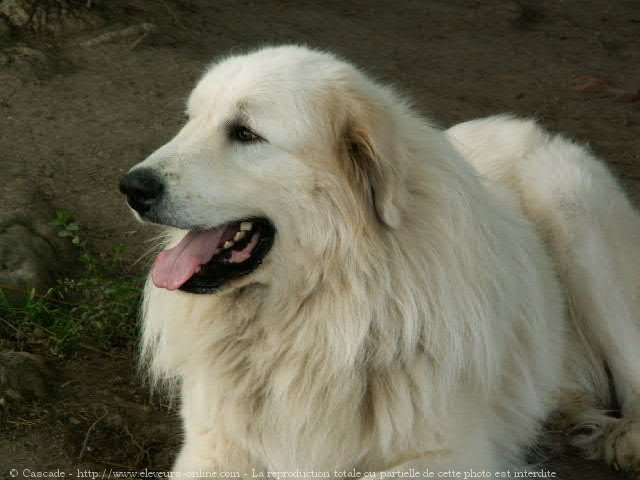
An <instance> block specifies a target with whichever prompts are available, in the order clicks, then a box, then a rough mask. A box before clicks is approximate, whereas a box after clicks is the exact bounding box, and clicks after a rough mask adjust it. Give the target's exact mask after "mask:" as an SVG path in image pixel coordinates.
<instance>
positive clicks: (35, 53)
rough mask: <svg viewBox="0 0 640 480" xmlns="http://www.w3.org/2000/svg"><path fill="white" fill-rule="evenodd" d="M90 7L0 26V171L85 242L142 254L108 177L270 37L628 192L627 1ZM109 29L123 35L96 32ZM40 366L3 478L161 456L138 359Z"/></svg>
mask: <svg viewBox="0 0 640 480" xmlns="http://www.w3.org/2000/svg"><path fill="white" fill-rule="evenodd" d="M82 3H84V2H82ZM1 4H2V1H1V0H0V5H1ZM87 6H89V7H90V8H88V9H87V8H86V7H83V9H84V10H83V13H82V14H83V15H86V18H85V20H82V19H81V20H82V21H79V22H75V23H73V22H72V24H71V25H70V26H66V25H65V26H63V27H64V28H61V29H59V30H55V31H51V32H42V31H41V32H40V33H38V34H34V33H28V32H25V31H19V30H18V29H16V28H12V29H8V28H4V27H3V25H2V24H0V178H2V181H4V182H11V181H12V179H15V178H18V177H23V178H29V179H31V180H32V181H34V182H36V183H37V184H38V185H39V186H40V187H41V189H42V190H43V191H44V193H45V195H46V196H47V198H48V200H49V201H50V202H51V204H53V205H55V206H56V208H68V209H71V210H73V211H74V212H76V215H77V217H78V220H79V221H80V222H81V223H82V224H84V225H86V226H88V229H89V231H90V232H91V236H92V241H93V242H94V244H95V245H96V246H97V248H98V249H103V250H107V249H109V248H110V247H111V246H112V245H115V244H118V243H126V244H128V245H129V246H130V247H131V249H130V257H131V260H135V259H137V258H138V257H139V256H140V255H141V254H142V253H143V252H144V251H145V249H146V248H147V245H146V244H145V239H146V238H148V237H149V236H150V234H151V231H150V230H148V229H145V228H143V227H142V226H141V225H139V224H138V223H136V222H135V221H134V220H133V219H132V217H131V216H130V215H129V213H128V211H127V208H126V206H125V202H124V201H123V198H121V195H120V194H119V193H118V190H117V181H118V179H119V177H120V176H121V175H122V174H123V173H124V172H125V171H126V170H127V169H128V168H129V167H131V166H132V165H133V164H135V163H137V162H138V161H140V160H142V159H143V158H144V157H145V156H146V155H148V154H149V153H151V152H152V151H153V150H154V149H155V148H157V147H158V146H160V145H161V144H162V143H164V142H165V141H166V140H168V139H169V138H170V137H171V136H172V134H173V133H174V132H175V131H176V129H177V128H178V127H179V126H180V124H181V123H182V121H183V116H182V111H183V105H184V100H185V97H186V95H187V94H188V92H189V91H190V90H191V88H192V87H193V85H194V82H195V81H196V79H197V78H198V76H199V75H200V74H201V73H202V71H203V69H204V68H205V66H206V65H207V64H208V63H209V62H211V61H212V60H213V59H215V58H216V57H218V56H220V55H222V54H225V53H228V52H233V51H242V50H244V49H246V48H249V47H255V46H257V45H262V44H273V43H285V42H302V43H306V44H308V45H311V46H315V47H320V48H323V49H328V50H332V51H335V52H337V53H339V54H341V55H343V56H344V57H346V58H348V59H350V60H352V61H354V62H355V63H357V64H359V65H361V66H362V67H364V68H365V69H366V70H367V71H368V72H369V73H370V74H372V75H374V76H375V77H377V78H379V79H380V80H382V81H385V82H388V83H392V84H394V85H396V86H397V87H398V88H399V89H400V90H401V91H404V92H406V93H407V94H408V95H410V97H412V98H413V99H414V100H415V104H416V105H417V106H418V107H419V109H420V110H422V111H423V112H425V113H426V114H427V115H429V116H430V117H431V118H432V119H434V120H435V121H436V122H437V123H438V124H440V125H442V126H445V127H446V126H449V125H451V124H454V123H456V122H459V121H463V120H467V119H471V118H474V117H479V116H483V115H489V114H493V113H498V112H513V113H515V114H518V115H524V116H530V117H535V118H537V119H539V120H540V121H541V122H542V123H543V124H544V125H545V126H547V127H548V128H550V129H553V130H557V131H563V132H566V133H567V134H568V135H570V136H571V137H573V138H576V139H578V140H580V141H582V142H586V143H589V144H590V145H591V146H592V147H593V149H594V150H595V152H596V153H598V154H599V155H600V156H602V157H603V158H604V159H606V161H607V162H608V163H609V165H610V166H611V168H612V169H613V170H614V171H615V172H616V173H617V174H618V175H619V176H620V177H621V178H622V181H623V183H624V185H625V186H626V187H627V189H628V190H629V191H630V192H631V195H632V196H633V197H634V199H635V200H636V201H638V200H640V2H638V0H617V1H610V0H594V1H586V0H585V1H580V2H578V1H565V2H557V1H534V0H531V1H524V0H522V1H518V2H516V1H513V2H510V1H496V0H487V1H471V0H438V1H428V2H427V1H395V2H388V1H383V0H370V1H365V0H361V1H359V0H342V1H337V0H325V1H322V2H319V1H286V0H282V1H274V2H261V1H246V0H234V1H230V0H217V1H215V2H211V1H206V0H200V1H196V0H148V1H143V0H109V1H107V0H104V1H98V0H96V1H93V2H91V1H89V2H87ZM143 24H152V25H153V27H150V26H148V25H143ZM5 26H6V25H5ZM109 32H119V34H118V35H112V36H110V37H101V35H102V34H105V33H109ZM145 263H146V261H141V262H139V263H138V265H139V268H140V269H143V268H144V267H145ZM52 362H53V364H54V366H55V368H56V369H57V374H56V380H55V382H54V384H53V386H52V393H51V396H50V397H49V398H48V399H47V400H45V401H42V402H38V403H35V404H30V405H26V406H23V407H21V408H20V409H19V410H18V411H14V412H13V413H12V414H11V415H9V416H5V417H3V419H2V420H1V421H2V423H1V424H0V478H2V476H3V475H6V473H5V472H8V471H9V469H11V468H17V469H19V470H20V471H22V469H23V468H30V469H32V470H33V471H44V470H55V469H58V468H59V469H61V470H66V471H69V472H75V471H76V469H91V470H93V471H98V472H103V469H106V471H107V472H108V471H109V469H110V468H114V469H125V470H127V469H128V470H134V469H139V468H144V467H153V468H159V469H162V468H167V467H168V466H169V465H170V463H171V459H172V458H173V455H174V454H175V451H176V448H177V445H178V443H179V429H178V424H177V423H178V422H177V421H176V418H175V416H176V414H175V411H174V410H172V409H171V408H170V406H168V405H166V404H163V402H165V400H164V399H162V397H158V396H156V397H151V396H150V394H149V390H148V389H147V388H146V387H145V386H144V385H143V383H142V381H141V379H140V376H139V375H138V374H137V372H136V360H135V354H134V352H130V351H116V352H113V353H109V355H105V354H102V353H95V352H90V351H81V352H79V353H77V354H75V355H74V356H72V357H71V358H66V359H64V360H59V359H58V360H56V359H52ZM550 468H552V469H553V470H556V471H557V472H558V476H557V477H555V478H562V479H565V480H566V479H574V480H577V479H594V480H595V479H601V480H605V479H614V478H622V477H620V476H618V475H616V474H614V473H613V472H610V471H609V470H607V469H606V468H605V467H603V466H601V465H599V464H593V463H588V462H582V461H576V460H572V459H570V458H569V459H566V458H563V459H560V460H556V461H553V462H552V463H551V464H550Z"/></svg>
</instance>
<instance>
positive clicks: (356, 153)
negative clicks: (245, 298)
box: [120, 47, 410, 293]
mask: <svg viewBox="0 0 640 480" xmlns="http://www.w3.org/2000/svg"><path fill="white" fill-rule="evenodd" d="M399 108H404V107H403V106H402V105H401V102H400V101H399V100H398V99H397V97H395V96H394V95H393V94H392V93H391V92H390V91H388V90H387V89H385V88H383V87H380V86H378V85H376V84H374V83H373V82H371V81H370V80H368V79H367V78H366V76H365V75H363V74H362V73H361V72H359V71H358V70H357V69H355V68H354V67H353V66H351V65H349V64H348V63H345V62H342V61H339V60H337V59H336V58H335V57H334V56H332V55H330V54H326V53H322V52H318V51H313V50H309V49H306V48H302V47H278V48H267V49H262V50H259V51H257V52H254V53H251V54H248V55H244V56H234V57H230V58H227V59H225V60H223V61H221V62H219V63H217V64H216V65H214V66H213V67H212V68H211V69H210V70H209V71H208V72H207V73H206V74H205V75H204V77H203V78H202V79H201V80H200V82H199V83H198V85H197V86H196V88H195V89H194V91H193V93H192V94H191V96H190V98H189V101H188V104H187V116H188V121H187V123H186V124H185V125H184V127H183V128H182V129H181V130H180V132H178V134H177V135H176V136H175V137H174V138H173V139H172V140H171V141H170V142H169V143H167V144H166V145H164V146H163V147H161V148H160V149H158V150H157V151H156V152H154V153H153V154H152V155H151V156H150V157H149V158H147V159H146V160H145V161H143V162H142V163H140V164H138V165H136V166H135V167H134V168H133V169H132V170H131V171H130V172H129V173H128V174H127V175H126V176H125V177H124V178H123V179H122V180H121V183H120V189H121V191H122V192H123V193H125V194H126V195H127V198H128V202H129V205H130V206H131V207H132V209H133V210H135V212H136V214H137V215H138V216H139V217H140V218H141V219H144V220H147V221H150V222H153V223H158V224H162V225H167V226H171V227H175V228H176V229H178V230H177V234H176V235H175V241H174V242H173V245H172V248H170V249H168V250H166V251H164V252H162V253H161V254H160V255H159V257H158V258H157V260H156V262H155V264H154V267H153V270H152V278H153V281H154V283H155V284H156V286H158V287H162V288H167V289H181V290H184V291H189V292H196V293H210V292H213V291H216V290H217V289H219V288H220V287H222V286H234V285H242V284H246V283H249V282H261V283H269V282H275V281H277V278H274V276H276V275H277V272H276V270H277V269H282V268H284V269H287V268H288V269H304V268H305V264H304V262H309V261H312V262H313V261H318V260H319V259H320V258H322V256H323V255H327V254H328V252H330V251H331V250H332V249H335V248H336V245H338V244H339V243H340V242H341V241H344V240H345V237H349V236H353V235H358V234H368V235H371V234H372V231H382V230H384V229H393V228H398V227H399V225H400V224H401V223H402V217H403V199H402V195H403V194H402V192H403V189H402V188H401V184H402V182H403V179H404V175H405V174H404V172H405V168H404V166H403V158H404V154H403V152H402V151H401V149H400V146H399V145H398V143H399V142H398V141H397V138H398V137H399V135H397V134H396V132H398V130H401V129H402V128H403V125H402V121H403V120H401V119H402V118H406V117H407V115H406V113H407V112H406V110H404V111H403V112H404V113H405V115H394V109H399ZM396 113H397V112H396ZM404 147H405V148H410V145H409V146H404ZM274 269H275V270H274ZM241 279H242V280H241Z"/></svg>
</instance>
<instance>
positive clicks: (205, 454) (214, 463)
mask: <svg viewBox="0 0 640 480" xmlns="http://www.w3.org/2000/svg"><path fill="white" fill-rule="evenodd" d="M251 457H252V456H251V455H250V454H249V453H248V452H246V451H244V450H242V449H241V448H239V446H238V445H236V444H235V443H233V442H231V441H229V440H225V439H223V438H220V436H216V438H215V439H213V438H211V435H207V434H205V435H203V436H202V438H194V437H191V438H189V437H188V438H187V441H186V442H185V443H184V445H183V446H182V449H181V450H180V453H179V454H178V457H177V458H176V461H175V463H174V466H173V469H172V470H173V471H174V472H180V473H181V477H182V478H186V477H188V478H190V479H198V478H207V479H210V478H211V473H212V472H216V473H217V475H216V476H217V477H222V476H224V477H227V476H230V477H234V476H237V475H240V477H242V478H252V477H253V476H254V475H256V472H261V471H263V470H264V469H263V468H262V466H260V465H258V464H257V463H256V462H255V461H254V460H253V459H252V458H251ZM221 472H224V473H221ZM227 473H229V475H227Z"/></svg>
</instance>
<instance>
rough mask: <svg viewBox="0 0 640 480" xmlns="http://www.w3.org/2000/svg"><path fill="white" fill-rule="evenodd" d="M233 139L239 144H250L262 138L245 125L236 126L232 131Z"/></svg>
mask: <svg viewBox="0 0 640 480" xmlns="http://www.w3.org/2000/svg"><path fill="white" fill-rule="evenodd" d="M231 138H232V139H233V140H236V141H238V142H242V143H248V142H257V141H258V140H262V138H261V137H260V136H259V135H258V134H257V133H255V132H252V131H251V130H250V129H249V128H248V127H245V126H244V125H236V126H234V127H233V128H232V129H231Z"/></svg>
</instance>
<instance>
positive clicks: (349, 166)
mask: <svg viewBox="0 0 640 480" xmlns="http://www.w3.org/2000/svg"><path fill="white" fill-rule="evenodd" d="M359 113H362V112H359ZM376 120H377V121H376ZM389 123H391V122H390V119H389V118H384V117H382V118H381V116H380V115H375V117H374V116H372V115H371V114H370V115H365V116H364V117H363V116H362V115H360V114H358V115H351V116H350V119H349V120H348V121H347V125H346V128H345V132H344V135H343V141H344V142H345V143H344V149H345V152H346V159H345V161H346V165H345V166H346V171H347V175H348V176H349V177H350V181H352V182H353V185H354V187H355V188H356V190H357V191H358V194H359V195H362V196H363V197H364V200H365V202H366V203H367V204H369V205H370V208H371V209H372V210H373V213H374V214H375V215H376V217H377V218H378V219H379V221H380V222H381V223H382V224H383V225H386V226H387V227H390V228H398V227H399V226H400V223H401V221H402V206H403V205H402V204H403V197H404V195H405V192H404V189H403V184H404V181H403V179H404V175H403V173H402V170H403V168H402V164H403V163H404V162H403V159H402V158H400V157H401V156H402V154H401V152H400V151H399V150H398V148H397V147H396V143H397V141H398V140H397V139H396V138H394V133H393V130H394V128H393V126H392V125H389Z"/></svg>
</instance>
